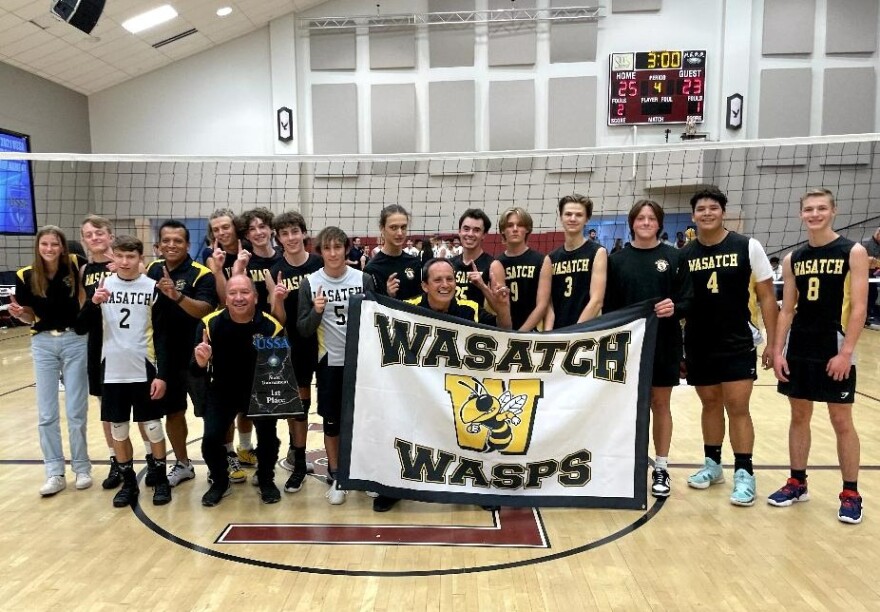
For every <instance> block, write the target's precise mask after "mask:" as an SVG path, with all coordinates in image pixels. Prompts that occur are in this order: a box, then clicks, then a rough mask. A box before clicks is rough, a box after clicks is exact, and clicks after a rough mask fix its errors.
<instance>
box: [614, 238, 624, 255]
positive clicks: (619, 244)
mask: <svg viewBox="0 0 880 612" xmlns="http://www.w3.org/2000/svg"><path fill="white" fill-rule="evenodd" d="M622 250H623V238H615V239H614V246H613V247H612V248H611V254H612V255H613V254H614V253H616V252H618V251H622Z"/></svg>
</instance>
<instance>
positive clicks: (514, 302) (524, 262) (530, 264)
mask: <svg viewBox="0 0 880 612" xmlns="http://www.w3.org/2000/svg"><path fill="white" fill-rule="evenodd" d="M544 257H545V255H544V254H543V253H539V252H538V251H535V250H534V249H526V251H525V252H524V253H521V254H520V255H514V256H511V255H506V254H504V253H502V254H501V255H499V256H498V261H500V262H501V265H503V266H504V277H505V280H506V282H507V288H508V289H509V290H510V319H511V321H512V322H513V329H519V328H521V327H522V326H523V323H525V322H526V320H527V319H528V318H529V315H530V314H532V312H533V311H534V310H535V307H536V306H537V305H538V285H539V284H540V281H541V268H542V267H543V265H544Z"/></svg>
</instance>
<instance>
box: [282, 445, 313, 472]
mask: <svg viewBox="0 0 880 612" xmlns="http://www.w3.org/2000/svg"><path fill="white" fill-rule="evenodd" d="M295 463H296V457H295V456H294V453H293V447H292V446H288V447H287V456H286V457H282V458H281V460H280V461H279V462H278V465H279V466H280V467H282V468H284V469H285V470H287V471H288V472H292V471H294V469H295V468H294V464H295ZM314 473H315V464H314V463H312V462H311V461H306V474H314Z"/></svg>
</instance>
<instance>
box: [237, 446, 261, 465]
mask: <svg viewBox="0 0 880 612" xmlns="http://www.w3.org/2000/svg"><path fill="white" fill-rule="evenodd" d="M237 452H238V459H239V461H241V464H242V465H257V453H256V451H255V450H254V449H252V448H243V447H241V446H239V447H238V450H237Z"/></svg>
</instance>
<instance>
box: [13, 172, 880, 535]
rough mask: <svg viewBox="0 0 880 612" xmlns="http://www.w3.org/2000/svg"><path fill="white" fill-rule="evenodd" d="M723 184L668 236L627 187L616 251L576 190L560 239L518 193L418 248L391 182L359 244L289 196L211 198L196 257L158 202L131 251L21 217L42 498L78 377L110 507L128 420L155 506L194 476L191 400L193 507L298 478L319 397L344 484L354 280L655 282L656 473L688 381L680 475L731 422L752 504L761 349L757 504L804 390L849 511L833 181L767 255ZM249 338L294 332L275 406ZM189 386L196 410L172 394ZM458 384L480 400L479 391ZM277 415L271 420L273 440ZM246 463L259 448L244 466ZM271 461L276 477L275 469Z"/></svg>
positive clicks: (849, 276)
mask: <svg viewBox="0 0 880 612" xmlns="http://www.w3.org/2000/svg"><path fill="white" fill-rule="evenodd" d="M727 204H728V201H727V197H726V195H725V194H724V193H723V192H721V191H719V190H718V189H715V188H707V189H703V190H701V191H698V192H696V193H694V194H693V195H692V197H691V198H690V207H691V213H692V222H693V226H694V227H695V229H696V231H695V234H694V235H693V236H689V240H687V241H686V243H685V241H684V240H682V241H681V244H676V245H673V244H671V243H669V242H668V241H665V240H663V236H664V216H665V215H664V210H663V207H662V206H661V204H660V203H658V202H656V201H653V200H649V199H642V200H638V201H637V202H635V203H634V204H633V205H632V207H631V209H630V210H629V213H628V215H627V224H628V230H629V232H628V233H629V240H628V242H627V243H626V244H625V245H616V246H615V248H614V249H613V250H612V252H611V253H610V254H609V251H608V250H606V248H605V247H604V246H603V245H602V244H601V243H599V242H598V240H596V239H595V238H594V233H593V232H588V231H586V229H587V227H588V224H589V222H590V219H591V217H592V215H593V206H594V204H593V202H592V201H591V200H590V198H588V197H585V196H582V195H578V194H572V195H568V196H565V197H563V198H562V199H560V200H559V202H558V204H557V206H556V212H557V213H558V223H559V226H560V228H561V230H562V232H563V234H564V242H563V244H561V245H559V246H558V248H556V249H555V250H553V251H552V252H551V253H549V254H544V253H540V252H537V251H536V250H534V249H533V248H531V247H530V246H529V238H530V235H531V234H532V231H533V220H532V216H531V215H530V213H529V212H528V211H527V210H525V209H523V208H520V207H512V208H509V209H507V210H505V211H504V212H502V213H501V214H500V215H499V217H498V218H497V219H490V218H489V216H488V215H487V214H486V213H485V212H484V211H483V210H482V209H479V208H470V209H468V210H466V211H464V213H463V214H462V215H461V216H460V218H458V219H457V224H458V235H457V240H456V241H455V243H454V244H455V246H454V247H450V248H448V249H447V248H446V247H445V246H444V245H443V244H442V242H441V241H439V240H435V243H436V244H435V248H433V249H432V248H431V246H430V245H428V244H425V245H424V249H423V250H421V251H420V250H419V249H418V247H417V246H416V245H414V239H413V236H411V235H410V234H409V230H410V226H411V219H410V214H409V212H408V211H407V210H406V209H405V208H404V207H402V206H400V205H397V204H392V205H389V206H386V207H385V208H384V209H382V211H381V214H380V216H379V218H378V219H377V220H376V221H375V222H374V223H377V227H378V231H379V246H377V248H376V249H375V250H373V251H372V252H369V253H367V252H365V251H364V250H363V249H362V248H360V239H359V238H355V237H352V236H350V235H349V234H348V233H347V231H346V230H345V229H343V228H340V227H335V226H329V227H324V228H321V229H320V230H319V231H315V228H312V230H311V231H310V229H309V228H308V227H307V224H306V220H305V218H304V217H303V215H302V214H300V213H299V212H296V211H287V212H283V213H280V214H273V213H272V212H271V211H269V210H268V209H265V208H255V209H253V210H248V211H246V212H244V213H241V214H236V213H235V212H233V211H231V210H229V209H218V210H216V211H214V213H213V214H212V215H211V216H210V218H209V220H208V224H209V225H208V240H207V244H206V246H205V249H204V253H203V255H202V256H201V257H199V259H202V260H203V261H204V263H199V262H198V261H196V260H194V259H193V258H192V257H191V255H190V253H191V244H190V232H189V229H188V228H187V225H186V224H184V223H183V222H181V221H178V220H174V219H170V220H167V221H164V222H163V223H161V225H160V226H159V228H158V235H157V237H156V240H157V242H156V245H154V246H153V248H154V249H155V250H156V252H155V253H154V255H155V256H156V257H155V259H152V260H151V261H149V263H146V259H145V255H149V253H145V245H144V243H143V242H142V241H141V240H140V239H139V238H137V237H133V236H127V235H117V234H115V233H114V230H113V226H112V223H111V221H110V220H108V219H106V218H103V217H99V216H95V215H89V216H87V217H86V218H85V219H83V220H82V223H81V235H80V236H76V237H75V238H76V239H77V241H79V240H81V242H82V244H83V246H84V247H85V252H86V254H85V256H83V255H79V254H76V253H75V252H73V249H72V244H71V243H72V242H73V241H72V240H69V238H74V237H72V236H71V237H66V236H65V234H64V232H63V231H62V230H61V229H59V228H58V227H55V226H45V227H43V228H41V229H40V230H39V231H38V232H37V235H36V240H35V244H34V254H33V263H32V264H31V265H29V266H26V267H24V268H22V269H21V270H19V271H18V273H17V277H16V287H15V294H14V296H13V298H12V303H11V304H10V306H9V312H10V314H11V315H12V316H13V317H15V318H16V319H18V320H19V321H20V322H22V323H24V324H27V325H30V326H31V333H32V335H31V350H32V355H33V361H34V372H35V378H36V402H37V413H38V428H37V429H38V434H39V441H40V447H41V450H42V453H43V460H44V463H45V476H46V481H45V483H44V484H43V485H42V487H41V488H40V490H39V492H40V495H42V496H44V497H51V496H54V495H56V494H57V493H59V492H61V491H63V490H64V489H65V488H66V487H67V484H68V483H67V479H66V475H65V472H66V463H67V462H66V460H65V453H64V450H63V447H62V434H61V418H60V415H61V408H60V406H61V398H63V403H64V407H65V411H66V422H67V428H68V434H69V459H70V464H71V467H72V471H73V473H74V477H75V480H74V483H73V486H74V487H75V488H76V489H88V488H90V487H91V486H92V463H91V461H90V453H89V449H88V448H87V443H86V439H87V435H86V432H87V413H88V405H89V396H90V395H91V396H94V397H96V398H98V401H99V403H100V415H101V421H102V423H101V425H102V427H103V433H104V439H105V441H106V445H107V451H106V452H107V453H108V454H109V456H110V470H109V473H108V474H107V476H106V478H105V479H104V480H103V481H102V482H101V486H102V487H103V488H104V489H108V490H113V489H118V490H117V491H116V493H115V495H114V497H113V505H114V506H116V507H119V508H124V507H129V506H131V505H133V504H136V503H137V502H138V499H139V494H140V492H141V483H140V482H139V480H138V475H137V472H136V469H135V463H134V461H135V457H136V456H139V455H140V454H141V453H139V452H138V450H137V448H136V446H135V445H136V443H137V440H138V439H139V440H141V441H142V443H143V451H144V453H143V454H145V455H146V466H147V467H146V471H145V475H144V478H143V485H144V486H145V487H148V488H152V503H153V504H156V505H163V504H168V503H169V502H171V500H172V491H174V490H175V489H176V488H177V487H180V486H181V485H184V483H186V481H189V480H196V479H197V473H196V468H195V464H194V462H193V457H191V454H192V453H191V451H192V447H191V446H188V441H189V440H190V432H189V423H191V422H192V419H193V417H195V418H200V419H203V426H204V433H203V435H202V438H201V455H202V458H203V459H204V462H205V464H206V465H207V472H208V473H207V474H206V476H207V483H206V488H205V490H204V493H203V494H202V497H201V503H202V505H204V506H216V505H218V504H220V503H221V502H222V500H223V498H224V497H226V496H228V495H230V494H231V493H232V491H233V484H235V483H244V482H246V481H248V480H250V481H251V482H252V484H253V485H255V486H256V490H257V491H258V493H259V498H260V499H261V500H262V502H263V503H267V504H271V503H276V502H279V501H280V500H281V498H282V491H281V490H282V489H283V491H284V492H286V493H289V494H295V493H297V492H299V491H300V490H301V489H302V488H303V486H304V484H305V483H306V482H307V476H308V475H309V474H310V473H313V472H315V470H316V466H315V465H313V463H312V462H310V461H309V460H308V456H307V435H308V431H309V414H310V412H312V408H313V405H314V408H315V411H316V412H317V414H318V415H319V416H320V418H321V421H322V430H323V448H324V449H325V450H326V459H327V466H326V467H327V478H326V482H327V490H326V492H325V497H326V499H327V502H328V503H329V504H332V505H339V504H343V503H345V501H346V497H347V495H348V491H347V490H346V489H345V488H343V487H342V486H341V483H340V478H339V470H340V461H341V455H344V454H345V445H344V444H342V445H341V439H342V437H341V435H340V434H341V433H342V432H343V421H344V415H343V404H344V398H343V393H344V388H345V386H346V383H345V381H346V371H347V369H348V368H351V367H353V364H352V363H351V355H352V354H353V352H352V351H353V349H354V350H356V349H357V348H358V347H357V346H354V347H351V346H347V344H348V342H351V334H350V333H347V332H348V331H349V330H348V327H349V322H350V318H351V315H352V312H351V311H350V306H351V305H352V302H353V299H354V298H355V296H360V295H362V294H366V295H377V296H385V297H386V298H389V299H392V300H399V301H400V302H406V303H408V305H409V306H408V308H410V310H409V312H416V311H418V312H426V313H428V312H429V311H430V314H432V315H433V314H434V313H441V314H442V315H443V316H446V317H452V318H456V319H462V320H465V321H468V322H471V323H476V324H481V325H483V326H489V327H492V328H498V329H502V330H512V331H515V332H520V333H529V332H534V333H536V334H539V333H541V332H550V331H553V330H563V329H565V328H569V327H571V326H575V325H578V324H582V323H585V322H588V321H591V320H593V319H596V318H597V317H600V315H603V314H607V313H612V312H615V311H619V310H622V309H624V308H626V307H629V306H632V305H635V304H639V303H643V302H645V301H649V302H650V304H651V305H652V307H653V313H654V315H655V316H656V319H657V325H656V329H657V332H656V341H655V346H656V348H655V350H654V354H653V367H652V369H651V371H650V372H649V373H648V375H649V377H650V419H651V425H650V427H651V429H650V432H651V436H652V439H653V460H652V461H651V462H650V463H651V464H652V472H651V480H650V492H651V494H652V495H653V496H654V497H657V498H664V497H668V496H669V495H670V493H671V490H672V487H673V486H674V483H673V481H672V479H671V478H670V471H669V469H670V468H669V465H670V464H669V454H670V446H671V441H672V435H673V416H672V408H671V399H672V392H673V388H674V387H676V386H678V385H679V384H680V381H681V380H682V379H684V380H686V381H687V384H688V385H690V386H693V387H694V388H695V390H696V393H697V396H698V397H699V400H700V403H701V405H702V415H701V425H702V437H703V445H704V454H703V456H704V458H705V459H704V463H703V465H702V467H700V468H699V469H698V470H697V471H696V472H695V473H693V474H691V475H690V476H689V477H688V478H687V485H688V486H689V487H691V488H693V489H697V490H701V489H703V490H704V489H708V488H709V487H711V486H713V485H717V484H721V483H724V482H725V471H724V469H723V468H722V447H723V442H724V440H725V437H728V438H729V441H730V447H731V448H732V450H733V459H734V461H733V471H732V481H733V484H732V488H731V492H730V498H729V499H730V503H731V504H733V505H736V506H752V505H753V504H754V503H755V501H756V500H757V498H758V489H757V485H756V479H755V473H754V468H753V449H754V441H755V428H754V425H753V422H752V417H751V414H750V409H749V404H750V397H751V394H752V390H753V387H754V383H755V381H756V380H757V378H758V369H759V367H762V368H764V369H765V370H771V369H772V370H773V373H774V374H775V378H776V379H777V381H778V387H777V388H778V392H779V394H781V395H782V396H786V397H787V398H788V402H789V403H790V410H791V421H790V426H789V440H788V442H789V456H790V470H791V471H790V477H789V478H788V479H787V481H786V482H785V483H784V484H783V485H782V487H781V488H779V489H778V490H776V491H775V492H773V493H771V494H770V495H769V496H768V497H766V501H767V503H768V504H770V505H772V506H778V507H786V506H791V505H792V504H794V503H795V502H803V501H807V500H808V499H809V495H810V494H809V490H808V475H807V467H808V460H809V452H810V440H811V436H810V424H811V418H812V413H813V405H814V402H819V403H823V404H826V405H827V407H828V414H829V417H830V421H831V424H832V426H833V430H834V433H835V436H836V440H837V454H838V459H839V462H840V471H841V477H842V486H841V490H840V492H839V501H840V505H839V510H838V514H837V516H838V519H839V520H840V521H841V522H844V523H851V524H857V523H860V522H861V520H862V497H861V496H860V494H859V491H858V472H859V460H860V447H859V437H858V434H857V432H856V428H855V426H854V423H853V414H852V407H853V402H854V400H855V395H856V368H855V365H854V363H855V360H854V351H855V348H856V344H857V342H858V339H859V335H860V334H861V332H862V330H863V328H864V326H865V322H866V317H867V315H868V302H869V289H868V287H869V281H868V278H869V267H870V266H869V257H868V251H867V250H866V248H865V247H864V246H862V245H861V244H858V243H855V242H853V241H851V240H848V239H847V238H845V237H843V236H840V235H839V234H838V233H836V232H835V230H834V227H833V226H834V220H835V215H836V214H837V204H836V202H835V199H834V194H833V193H832V192H831V191H829V190H827V189H822V188H819V189H810V190H808V191H807V192H806V193H804V194H803V196H802V197H801V198H800V207H799V215H800V219H801V222H802V224H803V229H804V233H803V234H802V236H801V239H802V240H803V242H802V243H801V244H800V245H799V246H797V247H796V248H794V250H793V251H792V252H790V253H788V254H786V255H785V257H784V258H783V259H782V261H781V262H779V263H778V264H776V262H774V264H771V260H770V259H769V258H768V257H767V255H766V254H765V251H764V249H763V247H762V246H761V244H760V243H759V242H758V241H757V240H755V239H754V238H750V237H748V236H745V235H742V234H740V233H737V232H734V231H731V230H728V229H727V228H726V226H725V215H726V212H727ZM533 212H537V211H533ZM450 222H451V223H454V222H455V221H454V220H450ZM493 227H495V228H497V229H496V231H497V232H498V234H499V235H500V237H501V241H502V245H503V252H500V253H497V254H496V255H495V256H493V255H491V254H489V253H487V252H486V251H484V247H483V242H484V238H485V237H486V235H487V234H488V233H489V232H490V230H491V229H492V228H493ZM150 246H151V245H149V244H148V245H147V247H150ZM870 261H872V262H873V261H876V260H875V259H873V258H872V259H871V260H870ZM775 279H776V284H777V286H776V287H774V280H775ZM779 279H781V282H780V280H779ZM779 288H781V299H778V298H780V295H779V293H780V292H779ZM875 301H876V299H875ZM404 312H406V311H404ZM347 341H348V342H347ZM266 342H268V343H269V344H272V345H276V346H284V347H285V348H288V347H289V355H290V362H291V364H292V372H293V377H292V378H291V380H293V379H295V385H294V387H295V390H293V391H292V392H293V393H294V394H295V395H298V399H299V403H300V404H301V407H302V410H300V411H298V412H297V413H296V414H294V415H293V416H290V417H286V418H266V417H265V416H263V417H257V418H249V416H248V414H249V408H250V407H251V405H252V400H253V398H252V389H253V387H254V384H255V374H254V373H255V368H257V362H258V358H259V350H258V345H260V343H266ZM759 351H760V353H759ZM474 380H475V381H476V379H474ZM313 382H314V386H315V388H316V391H317V392H316V394H315V396H314V398H313V395H312V388H313ZM59 383H63V387H59ZM468 384H470V383H468ZM461 385H463V386H467V390H469V391H468V392H469V393H470V394H471V395H469V396H468V399H470V398H475V399H476V400H480V399H483V398H486V397H489V395H488V393H486V392H485V390H480V389H478V387H477V383H476V382H474V383H473V389H471V387H470V386H468V385H466V384H465V382H461ZM62 388H63V392H62V391H61V390H60V389H62ZM464 392H465V391H462V393H464ZM313 400H314V401H313ZM780 401H783V400H781V399H780ZM190 405H191V406H192V411H193V413H194V414H193V415H187V412H188V410H189V406H190ZM475 406H476V409H479V410H482V409H483V408H481V406H480V405H479V401H476V402H475ZM412 409H415V408H412ZM488 418H489V417H488V416H480V415H477V416H475V417H474V420H475V422H477V420H478V419H484V420H485V419H488ZM492 418H493V419H494V420H495V421H493V423H494V425H493V426H492V429H491V433H490V435H489V438H488V441H487V448H486V449H484V450H485V451H486V452H491V451H493V450H495V449H496V448H502V447H503V445H505V444H508V443H509V435H508V434H509V432H510V431H511V427H512V426H513V425H515V424H518V423H519V420H520V415H519V411H518V410H517V409H516V408H513V409H510V410H505V411H503V412H498V413H497V414H496V413H493V415H492ZM279 420H286V421H287V427H286V429H287V431H286V432H285V433H281V432H279V430H278V427H279V423H278V421H279ZM496 421H497V422H496ZM132 423H135V424H136V425H137V427H136V428H133V427H132ZM472 427H477V425H472ZM282 428H283V426H282ZM136 431H137V432H139V433H136ZM254 434H255V435H254ZM313 435H314V434H313ZM505 436H507V438H505ZM279 437H280V438H282V439H285V440H286V441H287V445H286V449H282V441H281V440H279ZM236 438H237V440H236ZM133 440H134V441H135V442H134V443H133ZM493 444H494V445H495V448H493V447H491V445H493ZM172 453H173V461H172V460H170V459H169V457H170V455H171V454H172ZM94 454H95V453H94V451H93V452H92V455H94ZM100 454H101V455H102V458H103V455H104V453H100ZM245 467H252V468H255V469H254V470H253V473H251V474H249V473H248V472H247V471H245ZM276 467H280V468H282V469H283V472H282V473H284V474H285V475H286V476H287V477H286V479H284V482H283V484H282V485H281V487H280V488H279V484H281V480H282V479H279V481H278V484H276ZM646 467H647V466H646ZM343 480H344V479H343ZM184 486H185V485H184ZM188 486H193V485H192V484H190V485H188ZM382 493H383V494H378V493H376V492H368V493H367V494H368V495H370V496H371V497H372V498H373V499H372V504H373V510H375V511H377V512H385V511H388V510H390V509H392V508H393V507H394V506H395V504H396V503H397V502H398V501H399V498H398V496H395V495H388V494H386V493H388V491H382ZM821 494H822V495H832V494H833V492H832V491H822V492H821ZM485 507H486V508H487V509H494V506H485Z"/></svg>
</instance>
